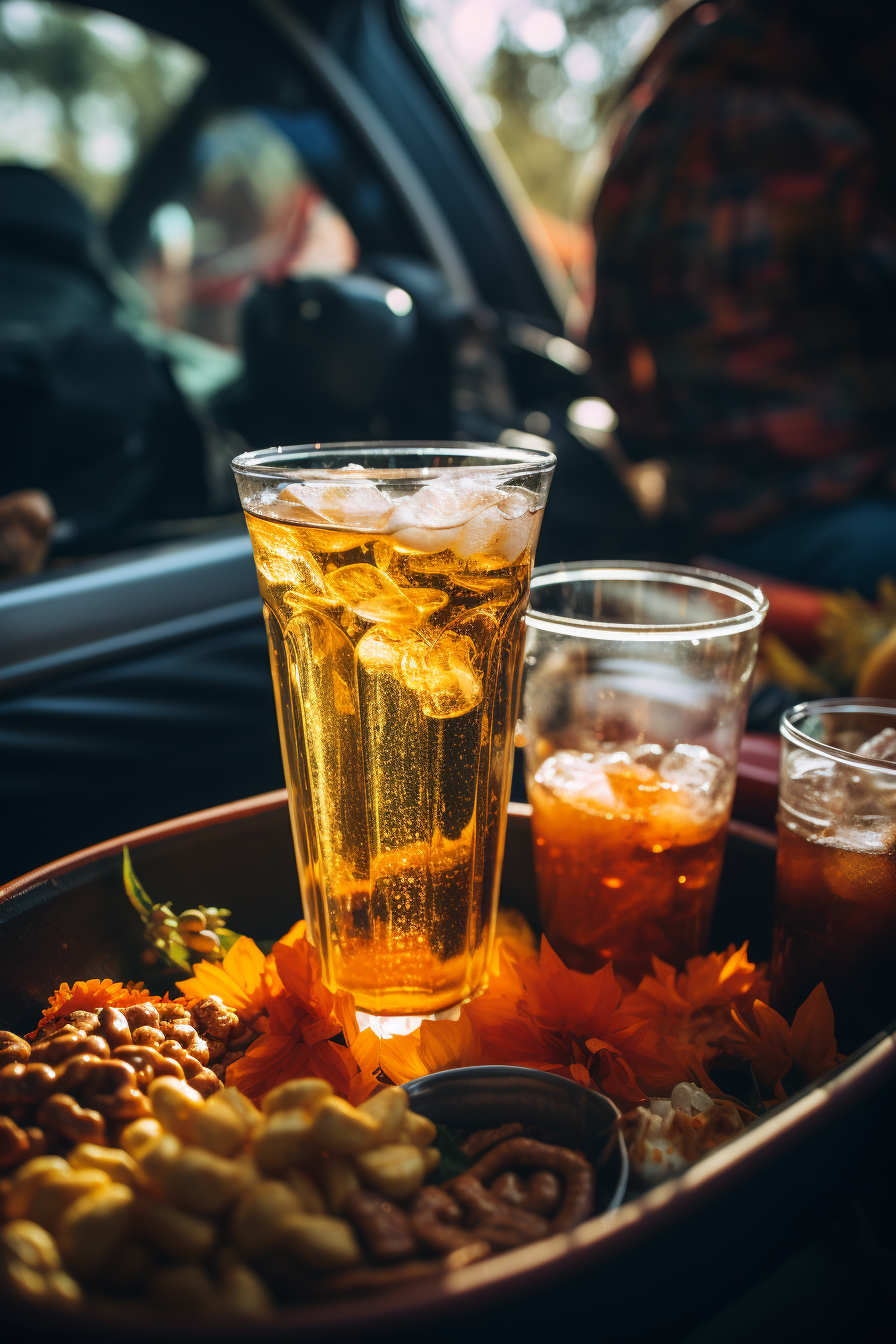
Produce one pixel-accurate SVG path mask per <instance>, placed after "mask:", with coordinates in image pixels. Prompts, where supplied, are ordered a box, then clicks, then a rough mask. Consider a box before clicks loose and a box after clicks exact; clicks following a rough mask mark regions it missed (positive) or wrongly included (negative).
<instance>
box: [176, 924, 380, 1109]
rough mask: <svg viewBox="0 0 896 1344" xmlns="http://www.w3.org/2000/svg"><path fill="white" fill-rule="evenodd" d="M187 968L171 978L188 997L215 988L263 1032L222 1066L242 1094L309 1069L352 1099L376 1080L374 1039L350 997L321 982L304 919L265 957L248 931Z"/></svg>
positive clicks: (368, 1090) (362, 1095) (191, 999)
mask: <svg viewBox="0 0 896 1344" xmlns="http://www.w3.org/2000/svg"><path fill="white" fill-rule="evenodd" d="M193 971H194V976H193V979H192V980H182V981H181V982H180V983H179V984H178V989H180V990H181V991H182V992H183V994H184V996H185V998H186V1000H187V1002H195V1001H196V1000H197V999H202V998H205V997H206V996H207V995H209V994H217V995H219V997H220V998H221V999H223V1000H224V1002H225V1003H226V1004H227V1006H228V1007H229V1008H232V1009H233V1010H234V1011H235V1012H236V1013H238V1014H239V1016H240V1019H241V1020H242V1021H243V1022H245V1023H246V1024H247V1025H251V1026H253V1027H254V1028H255V1030H256V1031H260V1032H261V1033H262V1034H261V1036H260V1037H259V1039H258V1040H257V1041H255V1042H253V1044H252V1045H250V1046H249V1049H248V1050H247V1051H246V1053H245V1055H244V1056H243V1058H242V1059H239V1060H237V1061H236V1062H235V1063H233V1064H231V1065H230V1067H229V1068H228V1070H227V1082H228V1083H230V1084H233V1086H235V1087H238V1088H239V1089H240V1091H241V1092H244V1093H245V1094H246V1096H248V1097H253V1098H258V1097H263V1096H264V1094H265V1093H266V1092H268V1091H270V1089H271V1088H272V1087H276V1086H277V1084H278V1083H282V1082H285V1081H286V1080H287V1079H289V1078H299V1077H306V1076H308V1075H309V1074H314V1075H315V1076H316V1077H318V1078H325V1079H326V1080H327V1082H329V1083H331V1084H332V1086H333V1088H334V1089H335V1091H336V1092H338V1093H339V1095H340V1096H343V1097H347V1098H348V1100H349V1101H351V1102H352V1103H353V1104H354V1105H357V1104H358V1103H359V1102H361V1101H363V1100H364V1099H365V1097H369V1096H370V1094H371V1092H373V1091H374V1089H375V1088H376V1087H377V1086H378V1085H379V1083H378V1079H377V1077H376V1073H375V1067H376V1047H377V1042H376V1038H375V1037H374V1036H373V1033H372V1032H371V1031H365V1032H359V1031H358V1023H357V1020H356V1018H355V1005H354V1000H353V999H352V996H351V995H350V994H345V993H341V992H340V993H336V994H333V993H331V991H330V990H329V989H327V987H326V985H324V983H323V981H322V979H321V974H320V957H319V956H318V953H317V949H316V948H315V947H314V946H313V944H312V943H310V942H309V941H308V939H307V937H306V936H305V921H304V920H300V922H299V923H298V924H296V925H295V926H294V927H293V928H292V929H290V931H289V933H288V934H286V936H285V937H284V938H282V939H281V940H280V942H279V943H275V944H274V947H273V950H272V951H271V953H270V955H269V956H265V955H264V954H263V953H262V952H261V951H260V949H259V948H258V947H257V946H256V945H255V943H254V942H253V941H252V939H251V938H239V939H237V941H236V943H235V944H234V946H233V947H232V948H231V949H230V951H229V952H228V953H227V955H226V956H225V958H224V960H223V961H222V962H221V963H220V964H218V965H213V964H212V963H210V962H205V961H203V962H199V963H197V964H196V965H195V966H194V967H193ZM336 1036H342V1037H343V1039H344V1041H345V1045H342V1044H340V1043H338V1042H337V1041H335V1040H334V1039H333V1038H334V1037H336Z"/></svg>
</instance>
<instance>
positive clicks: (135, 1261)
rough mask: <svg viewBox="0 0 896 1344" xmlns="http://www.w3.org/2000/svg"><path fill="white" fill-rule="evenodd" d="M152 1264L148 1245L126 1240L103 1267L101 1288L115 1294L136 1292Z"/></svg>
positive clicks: (152, 1260)
mask: <svg viewBox="0 0 896 1344" xmlns="http://www.w3.org/2000/svg"><path fill="white" fill-rule="evenodd" d="M154 1264H155V1258H154V1256H153V1254H152V1252H151V1251H150V1250H149V1247H148V1246H141V1245H140V1243H139V1242H137V1241H126V1242H125V1244H124V1245H123V1246H122V1247H121V1248H120V1249H118V1250H116V1252H115V1254H114V1255H113V1257H112V1259H111V1260H110V1261H109V1262H108V1264H106V1265H104V1267H103V1288H104V1289H105V1290H106V1292H109V1293H116V1294H121V1293H135V1292H138V1291H139V1289H140V1287H141V1285H142V1284H143V1282H144V1280H145V1278H146V1276H147V1274H148V1273H149V1271H150V1270H151V1269H152V1267H153V1265H154Z"/></svg>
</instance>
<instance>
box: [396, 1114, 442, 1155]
mask: <svg viewBox="0 0 896 1344" xmlns="http://www.w3.org/2000/svg"><path fill="white" fill-rule="evenodd" d="M400 1137H401V1138H402V1139H403V1140H404V1142H405V1143H412V1144H414V1146H415V1147H416V1148H428V1147H429V1145H430V1144H431V1143H432V1142H433V1140H434V1139H435V1137H436V1127H435V1125H434V1124H433V1122H432V1121H431V1120H427V1118H426V1116H425V1115H418V1114H417V1112H416V1111H406V1112H405V1116H404V1120H403V1121H402V1125H401V1136H400Z"/></svg>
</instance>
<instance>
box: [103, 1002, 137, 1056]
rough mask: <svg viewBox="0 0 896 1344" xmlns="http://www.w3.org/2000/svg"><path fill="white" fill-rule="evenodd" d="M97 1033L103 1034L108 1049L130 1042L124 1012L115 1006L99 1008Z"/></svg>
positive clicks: (129, 1031)
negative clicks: (107, 1043)
mask: <svg viewBox="0 0 896 1344" xmlns="http://www.w3.org/2000/svg"><path fill="white" fill-rule="evenodd" d="M99 1035H100V1036H105V1038H106V1040H107V1041H108V1042H109V1046H110V1049H112V1050H114V1049H115V1048H116V1047H117V1046H119V1045H130V1044H131V1029H130V1027H129V1026H128V1020H127V1018H126V1017H125V1015H124V1013H121V1012H119V1011H118V1009H117V1008H109V1007H108V1006H107V1007H105V1008H101V1009H100V1011H99Z"/></svg>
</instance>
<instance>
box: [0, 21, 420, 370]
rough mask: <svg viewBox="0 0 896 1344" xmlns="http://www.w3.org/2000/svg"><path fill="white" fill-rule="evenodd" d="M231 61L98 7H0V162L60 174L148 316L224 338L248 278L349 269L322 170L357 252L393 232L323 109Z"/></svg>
mask: <svg viewBox="0 0 896 1344" xmlns="http://www.w3.org/2000/svg"><path fill="white" fill-rule="evenodd" d="M233 63H234V62H233V58H232V57H231V59H230V61H229V63H228V64H227V66H226V68H224V69H223V70H222V69H221V68H218V67H217V66H216V64H215V62H214V61H210V60H208V59H207V58H206V57H204V56H202V55H200V54H199V53H198V52H196V51H194V50H192V49H191V48H189V47H187V46H185V45H184V44H183V43H180V42H176V41H173V40H172V39H170V38H168V37H164V36H161V35H159V34H158V33H154V32H152V31H151V30H149V29H147V28H144V27H142V26H141V25H138V24H136V23H132V22H130V21H129V20H126V19H123V18H120V17H118V16H116V15H113V14H110V13H108V12H105V11H103V10H98V9H87V8H82V7H80V6H75V5H57V4H49V3H42V2H41V3H39V2H38V0H5V2H4V3H0V162H4V161H5V162H19V163H27V164H30V165H31V166H33V167H37V168H43V169H45V170H46V171H48V172H50V173H52V174H54V175H57V176H59V177H61V178H62V179H63V180H64V181H66V182H67V183H68V185H69V186H70V187H71V188H72V189H73V190H74V191H75V193H76V194H77V195H79V196H80V197H81V199H82V200H84V201H85V203H86V204H87V205H89V206H90V208H91V209H92V210H93V212H94V214H95V215H96V216H97V217H98V218H100V219H101V220H102V221H104V222H105V223H106V224H107V225H108V233H109V238H110V242H111V244H112V248H113V251H114V252H115V254H116V255H117V256H118V258H119V259H120V260H121V261H122V262H123V264H124V267H125V268H126V270H127V271H128V272H130V275H131V277H132V278H133V279H135V280H136V281H137V282H138V284H139V290H132V291H131V297H132V298H133V299H135V300H139V303H140V306H141V307H142V308H143V310H144V311H145V314H146V316H147V317H149V318H150V319H151V320H152V321H154V322H155V323H157V324H158V325H160V326H162V327H164V328H168V329H171V330H174V331H181V332H187V333H190V334H192V335H195V336H201V337H203V338H205V339H206V340H208V341H212V342H214V343H215V344H217V345H219V346H224V347H234V346H236V344H237V343H238V336H239V332H238V325H239V309H240V306H241V304H242V302H243V300H244V299H245V297H246V294H247V293H248V291H249V290H250V289H251V287H252V286H253V285H254V284H255V283H256V281H257V280H259V279H262V278H266V279H278V278H282V277H283V276H286V275H295V274H300V273H307V272H314V273H317V274H321V273H326V274H338V273H343V272H347V271H350V270H352V269H353V268H354V266H355V264H356V262H357V259H358V253H359V245H358V242H357V238H356V234H355V232H354V231H353V229H352V228H351V226H350V225H349V223H348V222H347V220H346V218H345V217H344V215H343V214H342V213H341V212H340V210H339V209H337V207H336V205H335V204H334V203H333V201H332V199H331V198H330V196H329V195H328V194H327V191H326V190H325V187H324V185H323V184H324V183H325V182H326V181H327V177H328V174H329V176H331V177H333V178H338V180H339V184H340V188H341V190H342V191H343V192H344V193H346V194H347V196H348V198H349V199H348V205H349V206H350V208H351V210H352V214H353V218H356V222H357V223H358V226H359V228H361V229H362V230H364V231H366V233H367V234H368V235H369V237H367V238H365V241H366V242H367V245H368V248H369V247H370V246H371V244H372V245H373V247H377V246H379V247H383V245H384V241H385V240H386V239H392V238H394V237H395V234H396V230H395V228H394V222H393V220H392V217H391V214H390V209H391V203H390V202H388V201H386V200H385V199H383V192H382V187H381V185H380V184H379V183H378V182H377V181H376V180H375V179H371V176H370V173H369V171H366V170H365V169H364V167H363V165H359V164H357V163H355V162H354V160H353V158H352V148H351V146H349V145H347V144H346V143H345V137H344V134H343V133H342V132H341V129H340V128H339V127H338V126H337V125H336V123H335V122H334V121H333V120H332V118H331V116H330V114H329V113H328V112H327V111H326V109H324V108H322V107H320V106H317V105H315V102H314V99H313V98H311V99H309V97H308V95H307V90H305V89H304V88H299V89H298V90H297V89H295V88H290V89H287V92H286V93H284V92H283V89H284V88H286V86H287V85H288V84H289V81H288V80H286V81H283V82H282V87H280V89H279V92H280V95H281V96H280V99H279V102H278V101H276V98H277V93H278V87H277V81H276V80H266V79H265V78H260V79H259V78H256V77H254V76H253V72H252V71H251V70H249V69H246V70H245V71H242V72H237V73H236V74H235V73H234V70H233V68H232V67H233ZM253 78H254V79H255V82H254V83H253ZM259 85H260V87H259ZM262 93H264V94H265V95H267V96H270V97H271V105H268V104H267V102H262V101H261V98H260V97H259V95H260V94H262ZM140 291H142V293H141V292H140Z"/></svg>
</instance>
